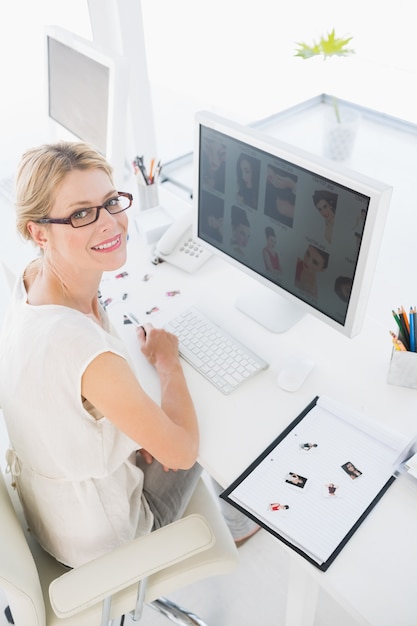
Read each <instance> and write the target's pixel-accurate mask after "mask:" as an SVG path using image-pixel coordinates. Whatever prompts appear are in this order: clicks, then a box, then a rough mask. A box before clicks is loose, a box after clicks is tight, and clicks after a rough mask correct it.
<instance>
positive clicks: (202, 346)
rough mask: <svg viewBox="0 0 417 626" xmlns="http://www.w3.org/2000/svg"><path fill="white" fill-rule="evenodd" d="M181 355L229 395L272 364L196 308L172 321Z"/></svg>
mask: <svg viewBox="0 0 417 626" xmlns="http://www.w3.org/2000/svg"><path fill="white" fill-rule="evenodd" d="M166 329H167V330H169V331H170V332H171V333H173V334H174V335H176V336H177V337H178V342H179V352H180V355H181V356H182V357H183V359H185V360H186V361H187V362H188V363H190V365H192V366H193V367H194V368H195V369H196V370H197V371H198V372H200V374H201V375H202V376H204V377H205V378H206V379H207V380H209V381H210V382H211V383H212V384H213V385H215V386H216V387H217V389H219V390H220V391H221V392H222V393H224V394H229V393H231V392H232V391H233V390H234V389H236V388H237V387H239V386H240V385H241V384H242V383H244V382H245V381H246V380H248V379H249V378H252V376H255V374H257V373H258V372H260V371H262V370H264V369H266V368H267V367H268V364H267V363H266V361H264V360H263V359H262V358H261V357H259V356H258V355H256V354H255V353H254V352H252V351H251V350H250V349H249V348H248V347H247V346H245V345H243V344H242V343H240V342H239V341H237V339H235V338H234V337H232V335H230V334H229V333H228V332H227V331H226V330H224V329H223V328H221V327H220V326H218V325H217V324H215V323H214V322H213V321H211V320H210V319H209V318H208V317H206V316H205V315H204V314H203V313H202V312H201V311H199V310H198V309H196V308H195V307H191V308H190V309H187V311H185V312H184V313H181V314H180V315H179V316H178V317H176V318H174V319H173V320H171V321H170V322H169V323H168V324H167V325H166Z"/></svg>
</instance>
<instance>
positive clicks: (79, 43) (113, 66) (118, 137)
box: [45, 25, 129, 182]
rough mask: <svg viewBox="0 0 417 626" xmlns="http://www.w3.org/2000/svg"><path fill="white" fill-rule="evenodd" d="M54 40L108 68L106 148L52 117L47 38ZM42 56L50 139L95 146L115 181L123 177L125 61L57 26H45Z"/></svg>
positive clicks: (126, 89)
mask: <svg viewBox="0 0 417 626" xmlns="http://www.w3.org/2000/svg"><path fill="white" fill-rule="evenodd" d="M51 39H53V40H55V41H57V42H58V43H60V44H62V45H65V46H67V47H68V48H70V49H71V50H73V51H75V52H76V53H79V54H81V55H83V56H84V57H86V58H87V59H89V60H92V61H95V62H96V63H98V64H100V65H101V66H104V67H105V68H106V70H107V71H108V82H107V98H108V108H107V117H106V129H105V140H104V141H105V148H104V150H103V146H98V145H95V144H94V142H93V141H91V140H90V139H89V138H88V137H82V136H80V134H79V133H78V132H77V131H76V129H74V128H68V127H67V126H65V125H64V124H63V123H62V122H61V121H60V120H57V119H55V118H54V117H52V115H51V112H50V72H49V64H50V56H49V50H50V48H49V41H50V40H51ZM45 59H46V73H47V75H46V110H47V116H48V118H49V120H50V123H51V124H50V125H51V129H52V130H51V135H52V137H51V138H52V140H53V141H58V140H60V139H63V140H72V141H77V140H79V141H85V142H87V143H90V144H92V145H94V147H95V148H96V149H97V150H98V151H99V152H100V153H101V154H103V156H105V157H106V159H107V160H108V161H109V163H110V164H111V165H112V167H113V170H114V171H113V174H114V178H115V181H117V180H119V181H120V182H122V181H123V179H124V169H125V163H126V154H125V151H126V134H127V115H128V105H127V103H128V97H129V73H128V64H127V60H126V59H125V58H123V57H121V56H117V55H113V54H108V53H107V52H106V51H103V50H102V49H100V48H99V46H97V45H96V44H95V43H94V42H93V41H89V40H88V39H84V38H83V37H80V36H79V35H76V34H75V33H73V32H70V31H68V30H66V29H65V28H62V27H60V26H53V25H50V26H46V27H45Z"/></svg>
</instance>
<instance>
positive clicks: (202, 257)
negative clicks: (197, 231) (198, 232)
mask: <svg viewBox="0 0 417 626" xmlns="http://www.w3.org/2000/svg"><path fill="white" fill-rule="evenodd" d="M192 221H193V210H192V209H190V210H188V211H186V212H185V213H183V214H182V215H180V217H179V218H177V219H176V220H175V222H174V223H173V224H171V226H170V227H169V228H168V230H167V231H166V232H165V233H164V234H163V235H162V237H161V239H160V240H159V241H158V243H157V244H156V246H155V249H154V251H153V254H152V263H154V265H157V264H158V263H161V262H162V261H167V262H169V263H171V264H172V265H175V266H176V267H179V268H180V269H183V270H185V271H186V272H195V271H196V270H197V269H198V268H199V267H201V265H202V264H203V263H204V262H205V261H206V260H207V259H208V258H209V257H210V256H211V254H210V252H208V250H206V249H205V248H203V247H202V246H201V245H200V244H199V243H198V242H197V241H195V239H194V238H193V234H192Z"/></svg>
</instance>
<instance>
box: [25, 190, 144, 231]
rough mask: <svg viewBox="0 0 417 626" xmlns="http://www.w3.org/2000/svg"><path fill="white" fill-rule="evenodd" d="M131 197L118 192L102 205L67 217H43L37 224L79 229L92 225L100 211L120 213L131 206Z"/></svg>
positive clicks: (75, 212) (81, 210)
mask: <svg viewBox="0 0 417 626" xmlns="http://www.w3.org/2000/svg"><path fill="white" fill-rule="evenodd" d="M132 202H133V196H132V194H131V193H127V192H125V191H118V192H117V196H114V197H113V198H109V199H108V200H106V202H105V203H104V204H100V205H99V206H92V207H88V208H86V209H78V210H77V211H74V213H71V215H70V216H69V217H62V218H58V217H57V218H54V217H43V218H41V219H40V220H38V221H37V223H38V224H69V225H70V226H72V227H73V228H81V227H82V226H88V225H89V224H93V223H94V222H96V221H97V220H98V218H99V215H100V211H101V209H106V211H108V212H109V213H110V215H116V214H117V213H122V212H123V211H126V209H128V208H129V207H131V206H132Z"/></svg>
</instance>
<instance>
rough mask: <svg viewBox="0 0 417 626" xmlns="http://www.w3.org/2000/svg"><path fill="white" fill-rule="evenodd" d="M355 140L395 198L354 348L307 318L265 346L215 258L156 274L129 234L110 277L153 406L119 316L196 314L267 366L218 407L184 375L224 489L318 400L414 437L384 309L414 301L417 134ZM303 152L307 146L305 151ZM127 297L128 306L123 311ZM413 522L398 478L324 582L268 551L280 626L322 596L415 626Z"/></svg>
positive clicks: (194, 377)
mask: <svg viewBox="0 0 417 626" xmlns="http://www.w3.org/2000/svg"><path fill="white" fill-rule="evenodd" d="M316 114H317V110H313V111H311V116H310V118H314V117H315V116H316ZM308 117H309V116H308V115H306V116H305V118H306V119H304V121H303V123H306V124H308V125H309V124H310V123H311V119H310V120H309V119H308ZM290 126H291V123H290V122H289V121H288V120H287V121H286V122H285V123H284V125H283V127H282V128H281V130H280V128H279V124H278V128H277V132H278V133H279V132H282V135H285V134H286V133H289V127H290ZM301 126H302V124H301V122H300V121H296V123H295V124H294V128H296V130H297V132H294V136H299V137H304V139H305V138H306V137H307V139H308V141H312V142H313V143H314V141H316V140H317V129H316V128H315V125H314V119H313V125H312V126H311V129H312V130H311V133H310V134H309V133H308V132H307V131H306V128H304V129H303V128H302V127H301ZM361 132H362V136H361V135H360V136H359V137H358V143H357V146H356V152H355V155H354V157H353V162H352V166H354V167H358V168H360V169H361V170H362V171H363V172H364V173H366V174H369V175H372V176H374V177H376V178H379V179H381V180H385V181H386V182H390V183H392V184H393V185H394V194H393V198H392V202H391V209H390V214H389V217H388V220H387V227H386V231H385V238H384V242H383V245H382V249H381V254H380V259H379V262H378V266H377V270H376V273H375V280H374V285H373V289H372V292H371V294H370V301H369V307H368V316H367V319H366V322H365V325H364V328H363V331H362V332H361V334H360V335H359V336H358V337H356V338H355V339H353V340H349V339H346V338H344V337H343V336H342V335H340V334H339V333H337V331H334V330H332V329H330V328H328V327H327V326H326V325H325V324H323V323H322V322H319V321H316V320H315V319H313V318H312V317H310V316H308V317H306V318H304V319H303V320H302V321H301V322H300V323H299V324H298V325H296V326H295V327H294V328H292V329H291V330H290V331H288V332H287V333H285V334H283V335H273V334H272V333H270V332H268V331H266V330H264V329H263V328H261V327H260V326H258V325H257V324H256V323H255V322H253V321H252V320H250V319H248V318H246V317H245V316H244V315H243V314H242V313H240V312H238V311H237V310H236V309H235V307H234V299H235V297H236V296H237V295H238V294H239V293H241V292H242V290H245V288H247V287H248V286H250V285H252V284H253V283H252V281H251V280H250V279H248V278H247V277H245V276H244V275H243V274H241V273H240V272H238V271H237V270H236V269H234V268H232V267H231V266H228V265H226V264H224V263H223V262H222V261H220V260H219V259H214V258H212V259H210V260H209V261H208V263H207V264H206V265H204V266H203V267H202V269H201V270H200V271H199V272H198V273H197V274H194V275H188V274H185V273H183V272H180V271H179V270H176V269H175V268H173V267H171V266H169V265H168V264H167V263H164V264H162V265H159V266H153V265H152V264H151V263H150V261H149V255H148V251H147V250H146V249H145V247H142V246H141V244H140V243H139V242H138V240H137V238H136V237H135V236H134V233H133V231H132V237H131V240H130V242H129V247H130V251H129V261H128V264H127V266H126V269H127V271H128V276H127V277H126V278H123V279H115V278H113V277H108V278H107V279H106V281H105V282H104V283H103V294H104V296H107V295H111V296H112V297H113V302H112V303H111V304H110V305H109V308H108V311H109V314H110V316H111V318H112V320H113V321H114V322H115V323H116V324H117V325H118V326H119V328H121V333H122V335H123V337H124V338H125V340H126V343H127V345H128V346H129V349H130V351H131V354H132V358H133V360H134V363H135V366H136V367H137V368H138V372H139V376H140V380H141V382H142V383H143V385H144V387H145V388H146V389H147V390H148V391H149V393H151V394H152V395H153V396H154V397H158V395H159V393H158V385H157V380H156V377H155V375H154V372H153V370H152V368H151V367H150V366H149V365H148V364H147V363H146V361H145V360H144V358H143V357H142V356H141V355H140V354H139V350H138V348H137V345H136V342H135V340H134V329H133V327H132V326H122V325H121V324H122V316H123V312H124V311H126V310H128V311H133V312H134V313H135V314H136V315H137V316H139V317H140V318H142V319H147V320H148V321H151V322H153V323H154V324H155V325H158V326H159V325H163V324H164V322H165V321H166V320H167V319H169V317H171V316H172V315H173V314H175V313H176V312H177V311H179V310H181V309H183V308H185V307H186V306H187V305H188V304H190V303H194V304H197V306H199V307H200V308H201V309H202V310H204V311H205V312H207V313H208V314H209V315H210V316H211V317H212V318H213V319H214V320H215V321H218V322H219V323H220V324H221V325H222V326H224V327H225V328H226V329H229V330H230V331H231V332H232V333H234V334H235V335H236V336H238V337H240V338H241V339H242V340H243V341H244V342H246V343H247V344H248V345H249V346H250V347H252V348H253V349H255V350H256V351H257V352H259V353H260V354H261V355H262V356H264V357H265V358H266V359H267V360H268V361H269V363H270V367H269V369H268V370H267V371H266V372H263V373H262V374H260V375H258V376H257V377H256V378H254V379H252V380H251V381H249V382H248V383H246V384H245V385H244V386H243V387H242V388H241V389H239V390H238V391H236V392H234V393H232V394H231V395H230V396H227V397H225V396H223V395H222V394H220V393H219V392H217V391H216V390H215V389H214V388H213V387H212V386H211V385H210V383H208V382H206V381H205V380H204V379H203V378H202V377H201V376H200V375H199V374H197V373H196V372H195V371H194V370H193V369H192V368H191V367H190V366H188V365H187V364H186V363H185V364H184V369H185V372H186V376H187V380H188V383H189V386H190V389H191V392H192V395H193V398H194V401H195V404H196V408H197V412H198V415H199V421H200V429H201V450H200V461H201V463H202V465H203V466H204V467H205V469H206V470H207V471H208V472H209V473H210V474H211V475H212V476H213V477H214V478H216V479H217V480H218V481H219V482H220V483H221V484H223V485H225V486H226V485H227V484H229V483H230V482H232V480H233V479H234V478H235V477H236V476H237V475H238V474H239V473H240V472H241V471H242V470H243V469H244V468H245V467H246V466H247V465H248V464H249V463H250V461H251V460H253V458H254V457H256V456H257V455H258V454H259V452H261V451H262V449H263V448H264V447H265V446H266V445H267V444H268V443H269V442H270V441H271V440H272V439H273V438H275V437H276V435H277V434H279V433H280V432H281V430H282V429H283V428H284V427H285V426H286V425H287V424H288V423H289V422H290V421H291V420H292V419H293V418H294V417H296V416H297V415H298V413H299V412H300V411H301V410H302V409H303V408H304V407H305V406H306V405H307V404H308V403H309V402H310V400H311V399H312V398H313V397H314V396H315V395H317V394H318V395H328V396H330V397H334V398H336V399H338V400H340V401H341V402H344V403H345V404H346V405H348V406H351V407H352V408H353V409H355V410H357V411H361V412H363V413H364V414H365V415H367V416H369V417H371V418H373V419H375V420H378V421H380V422H381V423H384V424H386V425H388V426H390V427H392V428H395V429H397V430H398V431H400V432H402V433H403V434H405V435H407V436H409V437H410V439H411V438H412V437H413V436H415V435H416V433H417V392H416V391H415V390H411V389H407V388H402V387H394V386H391V385H388V384H387V383H386V378H387V372H388V366H389V360H390V354H391V343H390V338H389V335H388V329H390V328H392V327H393V320H392V316H391V309H392V308H393V307H396V306H399V305H401V304H404V306H410V305H414V304H415V303H416V302H417V284H416V281H415V280H414V276H413V273H414V263H413V258H414V252H415V243H414V242H415V238H416V234H415V232H416V226H417V217H416V215H415V214H416V210H417V207H416V200H415V191H414V186H415V182H414V180H415V169H416V167H417V135H416V134H413V133H412V132H411V133H408V132H406V131H405V130H403V129H398V128H394V127H391V126H388V127H386V126H384V125H382V124H381V123H380V122H379V121H378V120H372V119H368V120H367V119H364V120H363V122H362V126H361ZM283 138H285V139H288V138H286V137H283ZM294 141H295V140H294ZM300 145H303V147H308V146H306V145H305V143H304V144H300ZM178 202H180V201H178ZM132 224H133V220H132ZM132 228H133V226H132ZM145 274H149V280H147V281H142V280H141V277H143V276H144V275H145ZM175 289H179V290H180V291H181V293H180V295H177V296H175V297H174V298H169V297H167V296H166V295H165V293H166V292H167V291H172V290H175ZM124 293H127V294H128V296H127V298H126V299H125V300H122V296H123V294H124ZM154 306H157V307H159V312H158V313H156V314H153V315H149V316H147V315H146V314H145V311H147V310H149V309H151V308H152V307H154ZM294 351H296V352H301V353H303V354H306V355H308V356H310V357H311V358H313V360H314V361H315V362H316V368H315V370H314V371H313V372H312V374H311V375H310V377H309V378H308V380H307V381H306V383H305V384H304V386H303V387H302V388H301V389H300V390H299V391H298V392H297V393H295V394H291V393H288V392H284V391H282V390H281V389H280V388H279V387H278V386H277V384H276V375H277V372H278V371H279V369H280V367H281V364H283V363H284V361H285V359H286V358H287V357H288V356H290V355H292V354H293V352H294ZM306 523H308V519H306ZM416 523H417V483H415V482H412V481H411V479H409V478H407V477H401V478H399V479H398V480H397V481H396V482H395V483H394V485H393V486H392V487H391V488H390V489H389V491H388V492H387V494H386V495H385V496H384V497H383V499H382V501H381V502H380V503H379V504H378V505H377V506H376V508H375V509H374V510H373V511H372V512H371V514H370V515H369V516H368V518H367V519H366V520H365V522H364V523H363V524H362V525H361V526H360V528H359V530H358V531H357V533H356V534H355V535H354V537H353V538H352V539H351V540H350V541H349V542H348V544H347V546H346V547H345V548H344V549H343V550H342V552H341V553H340V555H339V556H338V557H337V558H336V560H335V562H334V563H333V564H332V565H331V566H330V568H329V570H328V571H327V572H326V573H322V572H320V571H319V570H317V569H316V568H314V567H313V566H311V565H310V564H309V563H307V562H306V561H305V560H304V559H303V558H301V557H299V556H298V555H297V554H295V553H294V552H293V551H289V550H288V549H287V548H285V547H284V545H283V544H281V543H280V542H279V541H278V540H277V549H285V550H287V551H289V552H290V555H291V580H290V583H291V584H290V591H289V595H288V607H287V616H286V622H285V623H286V624H287V626H292V625H295V624H303V626H307V625H312V624H313V622H314V609H315V600H316V597H317V590H318V586H319V585H321V586H322V587H323V588H325V589H326V590H327V591H329V592H330V593H331V594H332V595H333V596H334V597H335V598H336V599H337V600H338V601H339V602H341V603H342V604H343V605H344V607H345V609H346V610H348V611H351V613H352V616H354V619H355V620H356V621H355V622H354V623H355V624H356V623H363V624H368V625H369V624H371V625H373V626H392V625H393V624H401V626H414V625H415V624H416V623H417V594H416V592H415V580H416V575H415V565H416V564H417V539H416V530H415V529H416ZM277 623H278V621H277Z"/></svg>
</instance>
